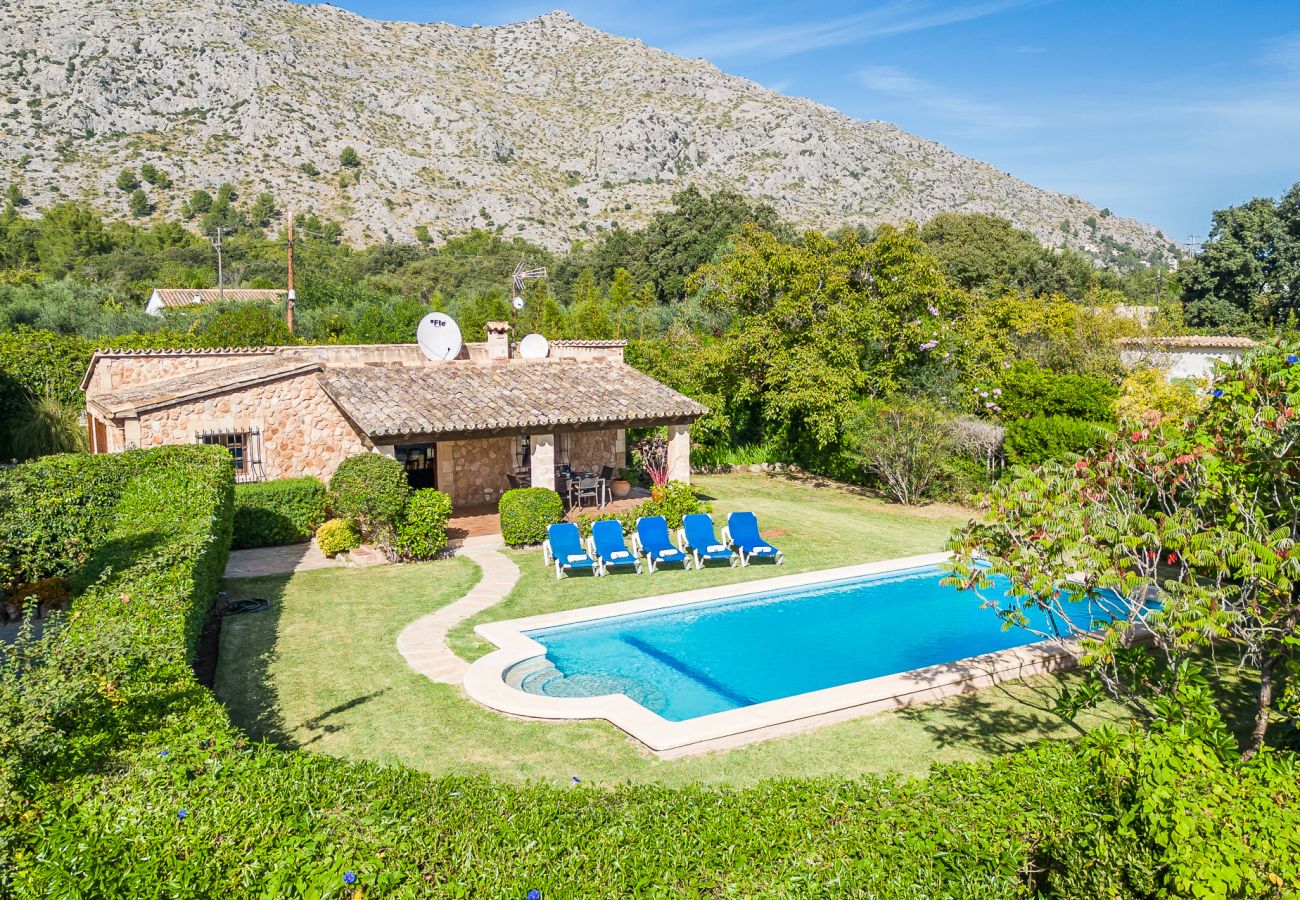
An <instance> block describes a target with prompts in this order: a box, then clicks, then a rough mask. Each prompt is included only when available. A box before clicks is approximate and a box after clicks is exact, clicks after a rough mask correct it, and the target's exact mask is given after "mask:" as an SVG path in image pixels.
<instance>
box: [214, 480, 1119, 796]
mask: <svg viewBox="0 0 1300 900" xmlns="http://www.w3.org/2000/svg"><path fill="white" fill-rule="evenodd" d="M699 482H700V486H701V488H702V489H703V490H704V491H705V492H706V493H708V494H710V495H711V496H713V497H715V498H716V501H715V508H716V510H717V511H726V510H729V509H734V508H737V507H739V506H746V507H749V508H752V509H754V510H755V512H757V513H758V515H759V518H760V521H761V522H763V524H764V527H765V528H777V529H781V530H782V531H784V532H785V534H783V535H781V536H780V537H779V538H778V537H775V536H774V537H773V538H772V540H773V543H775V544H777V545H778V546H780V547H781V548H782V549H783V550H785V551H786V556H787V564H786V565H785V566H783V567H782V568H781V569H779V570H776V571H775V572H774V571H773V570H772V568H771V567H770V566H757V565H756V566H751V567H750V568H748V569H726V568H722V569H717V570H709V571H706V572H704V573H699V574H696V573H676V572H668V571H663V572H660V573H656V574H655V575H654V576H645V575H643V576H639V577H638V576H634V575H625V576H615V575H611V576H609V577H607V578H603V579H599V580H593V579H588V578H583V579H573V580H565V581H561V582H556V581H555V580H554V577H553V575H551V574H548V570H547V569H545V568H544V567H543V565H542V562H541V558H540V557H541V554H540V551H523V552H518V553H513V556H514V558H515V559H516V561H517V562H518V563H519V565H520V569H521V571H522V578H521V580H520V583H519V584H518V585H517V586H516V588H515V590H514V592H512V594H511V595H510V596H509V597H508V598H507V599H506V600H505V601H503V602H502V603H501V604H500V605H498V606H497V607H494V608H493V609H491V610H489V611H487V613H485V614H484V615H483V616H482V617H481V618H482V619H483V620H488V619H500V618H511V617H515V616H521V615H530V614H535V613H541V612H545V611H549V610H555V609H564V608H568V607H573V606H584V605H590V604H593V603H606V602H610V601H614V600H621V599H627V598H631V597H636V596H645V595H647V594H652V593H663V592H667V591H677V590H685V589H687V588H691V587H701V586H704V585H707V584H715V583H719V582H721V581H723V580H727V579H734V580H739V579H745V578H760V577H765V576H770V575H773V574H778V573H785V572H794V571H798V570H800V569H810V568H825V567H828V566H832V565H841V564H849V563H854V562H863V561H868V560H873V559H886V558H890V557H895V556H902V555H906V554H912V553H924V552H928V551H932V550H937V549H941V548H942V545H943V540H944V538H945V536H946V535H947V533H948V531H949V529H950V528H951V527H952V526H953V525H955V524H957V523H958V522H959V521H961V520H962V518H963V513H962V511H960V510H956V509H941V508H929V509H924V510H904V509H900V508H898V507H895V506H890V505H887V504H884V503H881V502H879V501H876V500H872V499H868V498H865V497H862V496H859V495H857V494H855V493H853V492H850V491H846V490H843V489H840V488H817V487H813V486H811V485H808V484H805V483H798V482H791V481H786V480H783V479H769V478H766V477H762V476H725V477H723V476H719V477H711V478H701V479H699ZM477 577H478V571H477V567H476V566H475V565H474V564H473V563H472V562H470V561H469V560H467V559H463V558H457V559H449V560H441V561H438V562H433V563H425V564H421V565H409V566H397V567H378V568H370V569H322V570H317V571H311V572H302V573H299V574H296V575H293V576H277V577H271V578H258V579H247V580H243V581H236V582H231V583H229V589H230V590H231V593H232V595H234V596H263V597H266V598H268V599H269V600H271V601H272V606H271V609H270V610H269V611H267V612H263V613H256V614H249V615H244V616H233V617H230V618H228V619H227V620H226V621H225V625H224V627H223V630H222V635H221V657H220V664H219V667H218V671H217V686H216V687H217V693H218V695H219V696H220V697H221V698H222V700H223V701H224V702H225V703H226V705H227V706H228V707H229V709H230V712H231V715H232V717H233V718H234V720H235V722H236V723H237V724H238V725H240V726H241V727H243V728H245V729H247V730H248V731H249V732H250V733H251V734H252V735H253V736H255V737H258V738H265V739H267V740H271V741H274V742H276V743H278V744H281V745H284V746H292V747H302V748H304V749H307V750H311V751H314V752H321V753H329V754H333V755H336V756H343V757H350V758H364V759H372V760H378V761H381V762H402V763H405V764H407V765H410V766H414V767H416V768H420V769H424V770H427V771H430V772H437V773H458V774H487V775H491V776H493V777H495V778H504V779H510V780H526V779H541V780H546V781H557V782H567V781H568V780H569V779H570V777H571V776H573V775H577V776H579V777H581V778H582V779H583V780H584V781H586V782H589V783H590V782H594V783H613V782H620V781H663V782H668V783H674V784H682V783H687V782H695V781H703V782H732V783H738V784H739V783H752V782H755V781H758V780H761V779H764V778H773V777H782V776H795V775H805V776H806V775H855V774H859V773H863V772H879V771H896V772H901V773H905V774H911V775H923V774H925V772H926V771H927V770H928V769H929V766H930V764H931V763H932V762H937V761H953V760H972V759H978V758H980V757H983V756H987V755H989V754H994V753H1000V752H1004V751H1008V750H1014V749H1016V748H1018V747H1021V746H1024V745H1025V744H1027V743H1031V742H1033V741H1036V740H1039V739H1042V738H1068V737H1072V736H1075V735H1077V734H1078V733H1079V728H1078V727H1076V726H1075V725H1071V724H1069V723H1066V722H1064V721H1062V720H1061V719H1060V718H1058V717H1057V716H1055V715H1054V714H1053V713H1052V712H1051V706H1052V702H1053V695H1054V693H1055V691H1056V690H1057V685H1056V679H1054V678H1050V677H1048V678H1039V679H1032V680H1028V681H1025V682H1020V683H1016V684H1011V685H1003V686H999V687H995V688H992V689H989V690H986V691H981V692H979V693H975V694H970V695H966V696H963V697H957V698H952V699H951V700H949V701H946V702H944V703H941V704H937V705H935V706H929V707H924V708H919V709H914V710H904V711H900V712H897V713H888V714H883V715H878V716H874V717H871V718H866V719H859V720H856V721H852V722H846V723H842V724H839V725H833V726H830V727H827V728H823V729H820V730H817V731H813V732H809V733H806V734H800V735H794V736H791V737H787V738H780V739H776V740H772V741H767V742H764V743H760V744H754V745H751V746H749V747H744V748H740V749H738V750H732V751H728V752H722V753H713V754H707V755H703V756H696V757H690V758H686V759H681V760H674V761H669V762H664V761H661V760H659V759H656V758H655V757H653V756H652V755H651V754H650V753H648V752H647V751H645V750H644V749H642V748H641V746H640V745H639V744H637V743H636V742H635V741H633V740H632V739H631V738H628V737H627V736H626V735H624V734H623V733H622V732H620V731H618V730H617V729H615V728H614V727H613V726H611V725H608V724H607V723H604V722H574V723H540V722H524V721H519V720H515V719H511V718H508V717H506V716H503V715H500V714H498V713H494V712H492V711H490V710H487V709H485V708H483V707H481V706H479V705H478V704H476V703H474V702H473V701H471V700H469V699H468V698H467V697H465V695H464V694H463V692H462V691H461V690H460V689H459V688H457V687H452V686H449V685H441V684H433V683H432V682H430V681H428V680H427V679H425V678H424V677H423V676H420V675H417V674H416V673H414V672H413V671H411V670H410V669H409V668H407V666H406V664H405V661H404V660H403V659H402V657H401V656H400V655H399V654H398V652H397V648H396V646H395V640H396V636H397V634H398V632H399V631H401V629H402V628H403V627H404V626H405V625H406V624H407V623H408V622H410V621H412V620H413V619H415V618H417V617H419V616H420V615H422V614H424V613H426V612H429V611H430V610H433V609H436V608H438V607H439V606H442V605H445V604H447V603H449V602H451V601H452V600H454V599H456V598H457V597H459V596H460V595H462V594H463V593H464V592H465V591H466V590H468V588H469V587H470V585H472V584H473V582H474V580H475V579H476V578H477ZM994 627H996V626H994ZM452 643H453V646H454V647H455V648H456V649H457V651H458V652H461V653H462V654H464V655H465V656H466V657H472V656H476V655H478V654H480V653H482V652H483V651H484V650H485V649H486V645H484V644H483V642H481V641H480V640H479V639H478V638H477V637H475V636H474V635H473V633H472V623H466V624H465V625H464V626H462V627H461V628H459V629H458V630H457V631H456V633H455V634H454V635H453V641H452ZM1120 715H1121V714H1120V712H1119V711H1118V710H1116V709H1115V708H1113V707H1105V708H1102V709H1100V710H1098V711H1096V712H1094V713H1090V714H1088V715H1087V716H1085V717H1084V718H1082V719H1081V720H1080V722H1079V726H1082V727H1084V728H1087V727H1092V726H1093V725H1095V724H1096V723H1098V722H1100V721H1107V720H1114V719H1116V718H1119V717H1120Z"/></svg>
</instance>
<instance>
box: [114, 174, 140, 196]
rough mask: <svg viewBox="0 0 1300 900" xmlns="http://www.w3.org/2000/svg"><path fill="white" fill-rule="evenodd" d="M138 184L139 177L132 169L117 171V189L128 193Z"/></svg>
mask: <svg viewBox="0 0 1300 900" xmlns="http://www.w3.org/2000/svg"><path fill="white" fill-rule="evenodd" d="M139 186H140V177H139V176H138V175H136V174H135V172H134V170H132V169H123V170H122V171H121V172H118V173H117V189H118V190H119V191H121V192H123V193H124V194H129V193H130V192H131V191H134V190H135V189H136V188H138V187H139Z"/></svg>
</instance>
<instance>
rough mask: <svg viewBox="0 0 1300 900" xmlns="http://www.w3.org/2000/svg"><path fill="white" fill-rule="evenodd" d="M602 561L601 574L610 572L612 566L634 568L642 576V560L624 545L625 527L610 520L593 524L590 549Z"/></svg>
mask: <svg viewBox="0 0 1300 900" xmlns="http://www.w3.org/2000/svg"><path fill="white" fill-rule="evenodd" d="M588 549H590V550H591V552H592V554H593V555H594V556H595V557H596V558H597V559H599V560H600V573H601V574H602V575H604V574H606V573H607V572H609V568H610V566H633V567H635V569H636V573H637V574H638V575H640V574H641V560H640V559H638V558H637V556H636V554H635V553H632V552H631V551H630V550H628V549H627V544H625V543H623V526H622V525H621V524H620V523H618V522H615V521H612V520H610V519H605V520H602V521H600V522H593V523H592V525H591V539H590V544H589V548H588Z"/></svg>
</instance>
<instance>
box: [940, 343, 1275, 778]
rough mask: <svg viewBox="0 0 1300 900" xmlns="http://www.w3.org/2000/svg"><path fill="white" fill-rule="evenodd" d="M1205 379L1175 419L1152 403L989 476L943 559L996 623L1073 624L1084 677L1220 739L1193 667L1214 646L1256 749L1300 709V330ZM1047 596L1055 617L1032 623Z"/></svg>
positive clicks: (1044, 609)
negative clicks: (1240, 685)
mask: <svg viewBox="0 0 1300 900" xmlns="http://www.w3.org/2000/svg"><path fill="white" fill-rule="evenodd" d="M1214 384H1215V388H1214V393H1213V397H1212V398H1211V400H1210V402H1209V404H1208V405H1207V406H1206V408H1205V410H1204V411H1203V412H1202V413H1201V414H1200V415H1199V416H1197V417H1196V418H1195V419H1194V420H1191V421H1190V422H1188V423H1187V424H1186V426H1185V427H1183V428H1160V427H1155V426H1156V425H1157V424H1158V419H1156V418H1152V419H1151V420H1150V421H1149V422H1148V423H1147V424H1146V425H1144V426H1143V427H1134V428H1133V429H1132V430H1131V431H1125V432H1123V433H1121V434H1119V435H1116V436H1115V437H1114V438H1113V439H1112V440H1110V441H1109V443H1108V444H1107V445H1106V446H1105V447H1103V448H1102V449H1101V450H1098V451H1097V452H1095V453H1092V454H1089V455H1087V456H1085V457H1084V458H1082V459H1080V460H1079V461H1078V462H1077V463H1076V464H1074V465H1072V466H1069V467H1063V466H1061V465H1059V464H1056V463H1049V464H1047V465H1045V466H1043V467H1042V468H1041V469H1039V470H1036V471H1034V472H1031V473H1029V474H1024V475H1022V476H1020V477H1018V478H1016V479H1014V480H1012V481H1009V482H1006V483H1003V484H1000V485H997V486H995V487H994V489H993V491H992V493H991V495H990V497H989V500H988V509H989V516H988V518H987V520H986V521H984V522H981V523H972V524H970V525H968V526H967V527H966V528H964V529H962V530H961V531H960V532H959V533H958V534H957V535H956V536H954V538H953V541H952V543H951V547H952V549H953V550H954V552H955V557H954V560H953V571H954V575H955V581H956V583H958V585H959V586H960V587H962V588H966V589H975V590H978V591H980V592H981V593H982V596H983V597H984V600H985V602H986V603H987V604H988V605H989V606H991V607H992V608H993V609H994V610H995V611H996V613H997V615H998V616H1000V617H1001V618H1002V619H1003V620H1004V621H1006V622H1007V623H1009V624H1011V625H1015V626H1020V627H1025V628H1029V629H1031V630H1033V631H1035V632H1036V633H1039V634H1043V635H1044V636H1049V637H1058V636H1064V637H1075V638H1079V639H1080V641H1081V643H1082V646H1083V649H1084V656H1083V662H1084V663H1085V665H1087V666H1088V668H1089V671H1090V673H1091V674H1092V675H1093V677H1094V678H1095V679H1096V681H1095V683H1094V686H1093V687H1092V688H1090V691H1091V692H1092V694H1094V695H1095V693H1096V692H1097V691H1099V690H1100V689H1102V688H1104V689H1105V690H1107V691H1109V692H1110V693H1111V694H1113V695H1115V696H1117V697H1121V698H1123V699H1126V700H1129V701H1131V702H1133V703H1135V704H1137V705H1138V706H1139V708H1140V709H1142V710H1143V711H1144V712H1145V713H1146V714H1147V715H1148V716H1151V717H1155V716H1159V717H1162V718H1164V719H1166V720H1168V719H1170V718H1174V719H1178V720H1180V721H1185V726H1186V727H1188V728H1206V729H1208V730H1210V731H1212V732H1214V733H1215V734H1216V735H1217V737H1216V740H1217V741H1219V742H1220V743H1221V744H1225V743H1226V742H1227V741H1228V738H1227V736H1226V735H1224V734H1223V733H1222V732H1221V731H1220V730H1219V729H1217V727H1210V724H1212V723H1213V722H1214V721H1216V720H1217V719H1218V717H1219V715H1220V711H1219V710H1218V709H1217V708H1216V707H1215V706H1214V704H1213V702H1212V701H1213V700H1214V699H1215V698H1214V697H1213V695H1212V694H1210V693H1209V688H1208V687H1207V686H1206V684H1205V681H1204V679H1203V677H1202V675H1201V672H1200V663H1199V658H1200V655H1202V654H1205V653H1207V652H1208V651H1209V650H1210V648H1211V646H1212V647H1213V648H1214V651H1213V652H1214V654H1215V656H1216V657H1217V658H1223V657H1228V658H1230V661H1231V663H1232V664H1235V665H1237V666H1240V667H1241V668H1242V669H1243V670H1245V671H1248V672H1253V678H1252V683H1253V690H1254V691H1255V695H1256V697H1255V711H1254V717H1253V719H1254V725H1253V727H1252V729H1251V734H1250V737H1249V739H1248V740H1247V742H1246V746H1245V748H1244V751H1243V756H1245V757H1250V756H1252V755H1254V754H1255V753H1257V752H1259V750H1260V749H1261V748H1262V747H1263V746H1264V741H1265V738H1266V736H1267V733H1268V729H1269V725H1270V719H1271V718H1272V717H1273V716H1275V715H1281V716H1282V717H1284V718H1288V719H1290V720H1291V721H1292V722H1293V723H1294V722H1295V721H1297V719H1298V718H1300V653H1298V652H1297V649H1298V648H1300V553H1296V552H1295V550H1296V546H1297V543H1296V542H1297V540H1298V539H1300V452H1298V451H1300V345H1291V346H1283V345H1273V346H1271V347H1268V348H1265V349H1263V350H1261V351H1259V352H1257V353H1256V354H1254V355H1252V356H1251V357H1249V358H1247V359H1246V360H1244V361H1241V362H1238V363H1237V364H1234V365H1233V366H1231V367H1221V368H1220V369H1219V371H1218V373H1217V376H1216V379H1215V382H1214ZM986 564H987V567H986ZM994 575H999V576H1003V577H1004V578H1006V579H1009V581H1010V591H1009V592H1007V593H1005V594H1004V593H1003V590H1004V588H1003V587H1002V586H999V585H998V584H997V583H996V582H994V581H993V580H992V578H991V576H994ZM994 588H996V590H991V589H994ZM1089 597H1090V598H1091V602H1085V600H1086V599H1087V598H1089ZM1042 613H1047V614H1048V619H1047V621H1050V622H1051V623H1052V624H1051V625H1050V626H1049V625H1046V624H1038V625H1035V624H1034V622H1035V621H1038V622H1040V623H1042V622H1043V621H1044V620H1043V619H1042V618H1041V615H1042ZM1098 619H1104V620H1105V621H1098ZM1148 635H1149V637H1148ZM1067 699H1068V698H1067ZM1076 699H1077V698H1076ZM1207 723H1209V724H1207Z"/></svg>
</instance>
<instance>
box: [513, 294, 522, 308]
mask: <svg viewBox="0 0 1300 900" xmlns="http://www.w3.org/2000/svg"><path fill="white" fill-rule="evenodd" d="M513 302H514V307H515V309H523V308H524V298H523V297H520V296H519V295H518V294H516V295H515V299H514V301H513Z"/></svg>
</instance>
